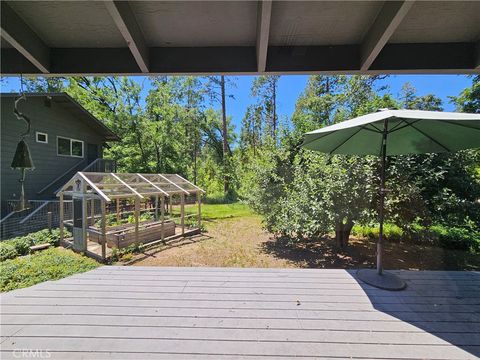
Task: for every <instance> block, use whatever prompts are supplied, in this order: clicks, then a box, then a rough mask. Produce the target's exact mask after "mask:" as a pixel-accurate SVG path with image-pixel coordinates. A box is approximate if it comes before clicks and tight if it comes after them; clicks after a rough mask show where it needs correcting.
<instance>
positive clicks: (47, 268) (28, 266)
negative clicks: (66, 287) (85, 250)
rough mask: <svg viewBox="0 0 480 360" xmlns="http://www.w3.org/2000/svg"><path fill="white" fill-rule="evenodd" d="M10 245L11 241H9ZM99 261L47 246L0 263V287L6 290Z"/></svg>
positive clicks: (80, 269)
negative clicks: (33, 252)
mask: <svg viewBox="0 0 480 360" xmlns="http://www.w3.org/2000/svg"><path fill="white" fill-rule="evenodd" d="M10 246H11V245H10ZM99 265H100V264H99V263H97V262H96V261H95V260H92V259H90V258H87V257H85V256H82V255H79V254H75V253H74V252H73V251H71V250H65V249H62V248H50V249H47V250H45V251H41V252H38V253H35V254H32V255H29V256H25V257H21V258H16V259H11V260H6V261H4V262H2V263H1V264H0V291H2V292H3V291H10V290H14V289H20V288H24V287H27V286H32V285H34V284H37V283H40V282H43V281H47V280H58V279H61V278H64V277H66V276H69V275H72V274H76V273H80V272H85V271H88V270H92V269H95V268H96V267H98V266H99Z"/></svg>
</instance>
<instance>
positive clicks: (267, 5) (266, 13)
mask: <svg viewBox="0 0 480 360" xmlns="http://www.w3.org/2000/svg"><path fill="white" fill-rule="evenodd" d="M271 15H272V2H271V1H259V2H258V11H257V70H258V72H259V73H263V72H264V71H265V68H266V65H267V53H268V38H269V34H270V18H271Z"/></svg>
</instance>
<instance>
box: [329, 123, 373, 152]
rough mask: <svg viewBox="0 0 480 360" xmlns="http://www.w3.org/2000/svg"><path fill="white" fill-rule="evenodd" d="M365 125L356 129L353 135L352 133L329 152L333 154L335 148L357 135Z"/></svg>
mask: <svg viewBox="0 0 480 360" xmlns="http://www.w3.org/2000/svg"><path fill="white" fill-rule="evenodd" d="M364 127H365V126H361V127H360V129H358V130H357V131H355V132H354V133H353V134H352V135H350V136H349V137H348V138H346V139H345V140H344V141H342V142H341V143H340V144H339V145H337V146H336V147H335V148H334V149H333V150H331V151H329V154H332V153H333V152H334V151H335V150H337V149H338V148H339V147H341V146H343V145H344V144H345V143H346V142H347V141H349V140H350V139H351V138H353V137H354V136H355V135H357V134H358V133H359V132H360V131H362V130H363V129H364Z"/></svg>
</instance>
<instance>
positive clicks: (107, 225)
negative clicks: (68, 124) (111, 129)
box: [57, 172, 205, 260]
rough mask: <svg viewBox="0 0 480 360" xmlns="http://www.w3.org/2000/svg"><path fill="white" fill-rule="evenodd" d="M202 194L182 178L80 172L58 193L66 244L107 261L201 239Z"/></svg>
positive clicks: (163, 175)
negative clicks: (131, 249)
mask: <svg viewBox="0 0 480 360" xmlns="http://www.w3.org/2000/svg"><path fill="white" fill-rule="evenodd" d="M203 193H205V192H204V191H203V190H202V189H201V188H199V187H198V186H196V185H194V184H193V183H191V182H190V181H188V180H186V179H185V178H183V177H181V176H180V175H177V174H139V173H96V172H95V173H92V172H78V173H76V174H75V175H74V176H73V177H72V178H71V179H70V180H69V181H68V182H67V183H66V184H65V185H64V186H63V187H62V188H61V189H60V190H59V191H58V192H57V196H58V197H59V200H60V237H61V241H62V242H63V243H66V244H67V245H69V246H72V247H73V249H74V250H76V251H81V252H85V253H86V254H87V255H90V256H93V257H97V258H101V259H102V260H104V259H106V258H108V257H109V255H110V254H111V253H112V251H113V249H121V248H125V247H128V246H130V245H132V244H136V245H138V246H143V247H144V246H151V245H154V244H157V243H159V242H161V243H165V242H166V241H168V240H171V239H176V238H179V237H183V236H190V235H194V234H198V233H199V232H200V228H201V197H202V194H203ZM67 203H70V204H71V209H70V210H71V211H68V212H67V211H65V209H66V205H67ZM186 210H188V211H186ZM66 213H68V214H69V215H70V216H69V218H68V219H66V218H65V217H66V216H65V215H66ZM65 227H67V228H69V229H71V231H72V235H73V239H66V238H64V234H65V232H64V229H65Z"/></svg>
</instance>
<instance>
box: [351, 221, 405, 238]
mask: <svg viewBox="0 0 480 360" xmlns="http://www.w3.org/2000/svg"><path fill="white" fill-rule="evenodd" d="M383 233H384V234H385V238H386V239H387V240H390V241H400V240H402V239H403V236H404V233H403V230H402V229H401V228H400V227H398V226H397V225H394V224H384V225H383ZM352 234H353V235H356V236H359V237H364V238H369V239H377V238H378V236H379V234H380V228H379V226H378V225H375V226H368V225H355V226H354V227H353V229H352Z"/></svg>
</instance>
